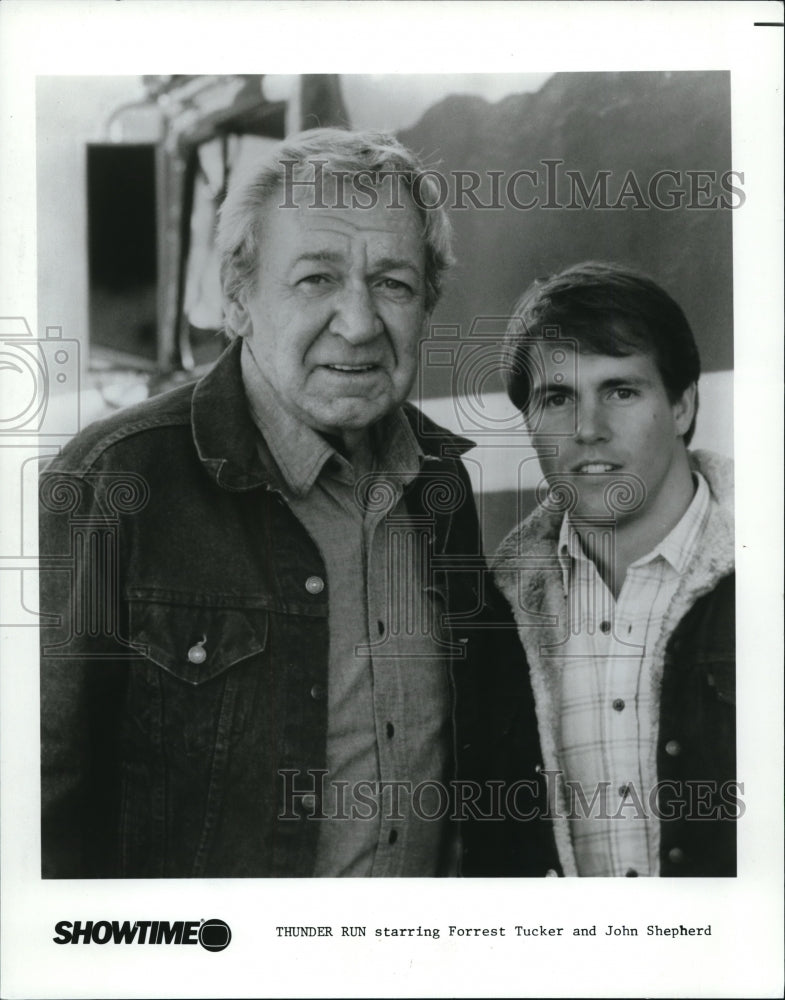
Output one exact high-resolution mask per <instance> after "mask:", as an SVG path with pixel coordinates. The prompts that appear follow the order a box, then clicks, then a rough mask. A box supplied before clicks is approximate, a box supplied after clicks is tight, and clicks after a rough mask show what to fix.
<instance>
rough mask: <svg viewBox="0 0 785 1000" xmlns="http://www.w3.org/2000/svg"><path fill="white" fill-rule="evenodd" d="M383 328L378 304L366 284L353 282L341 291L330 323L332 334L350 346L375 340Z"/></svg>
mask: <svg viewBox="0 0 785 1000" xmlns="http://www.w3.org/2000/svg"><path fill="white" fill-rule="evenodd" d="M383 328H384V327H383V324H382V320H381V317H380V316H379V313H378V311H377V307H376V302H375V301H374V298H373V295H372V294H371V292H370V289H369V288H368V286H367V285H366V284H365V282H360V281H357V282H351V283H348V284H346V285H344V286H343V287H342V288H341V289H340V290H339V292H338V295H337V297H336V299H335V311H334V313H333V317H332V319H331V321H330V332H331V333H335V334H338V335H339V336H340V337H343V339H344V340H347V341H349V343H350V344H361V343H363V342H364V341H366V340H373V339H374V337H377V336H378V335H379V334H380V333H381V332H382V330H383Z"/></svg>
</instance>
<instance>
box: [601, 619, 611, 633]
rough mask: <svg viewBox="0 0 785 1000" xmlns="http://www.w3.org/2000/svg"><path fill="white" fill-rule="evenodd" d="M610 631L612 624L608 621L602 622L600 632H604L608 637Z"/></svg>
mask: <svg viewBox="0 0 785 1000" xmlns="http://www.w3.org/2000/svg"><path fill="white" fill-rule="evenodd" d="M610 630H611V623H610V622H607V621H606V622H600V632H602V634H603V635H607V634H608V633H609V632H610Z"/></svg>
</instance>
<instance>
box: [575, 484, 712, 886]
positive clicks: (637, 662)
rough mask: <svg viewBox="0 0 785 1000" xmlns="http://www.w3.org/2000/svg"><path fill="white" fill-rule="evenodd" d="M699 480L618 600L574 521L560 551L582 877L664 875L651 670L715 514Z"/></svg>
mask: <svg viewBox="0 0 785 1000" xmlns="http://www.w3.org/2000/svg"><path fill="white" fill-rule="evenodd" d="M695 479H696V483H697V488H696V492H695V496H694V497H693V500H692V503H691V504H690V506H689V508H688V509H687V511H686V512H685V514H684V516H683V517H682V519H681V520H680V521H679V523H678V524H677V525H676V526H675V527H674V528H673V530H672V531H671V532H670V533H669V534H668V535H667V536H666V537H665V538H664V539H663V540H662V541H661V542H660V543H659V544H658V545H657V546H656V547H655V548H654V549H653V550H652V551H651V552H649V553H648V554H647V555H645V556H643V557H642V558H640V559H638V560H636V562H634V563H632V564H631V565H630V567H629V569H628V570H627V575H626V577H625V579H624V583H623V585H622V588H621V591H620V592H619V596H618V600H616V601H614V598H613V595H612V593H611V592H610V590H609V589H608V587H607V586H606V585H605V583H604V582H603V580H602V578H601V576H600V574H599V573H598V572H597V569H596V567H595V565H594V563H593V562H592V561H591V560H590V559H588V558H587V557H586V555H585V554H584V552H583V549H582V548H581V543H580V537H579V534H578V531H577V530H576V527H575V525H573V524H571V523H570V521H569V518H568V516H566V515H565V518H564V521H563V522H562V526H561V532H560V535H559V544H558V553H559V562H560V564H561V567H562V574H563V581H564V588H565V592H566V593H567V594H568V600H569V608H570V612H569V614H570V619H569V620H570V630H569V637H568V639H567V642H566V644H565V646H564V647H563V649H562V651H561V654H560V655H561V656H563V664H562V666H563V671H562V684H561V716H560V723H561V726H560V732H559V733H558V736H557V749H558V754H559V760H560V764H561V767H562V769H563V771H564V776H565V781H566V782H568V802H570V803H571V805H572V808H571V810H570V813H569V816H570V829H571V833H572V842H573V848H574V851H575V860H576V863H577V867H578V874H579V875H598V876H611V875H630V876H632V875H658V874H659V860H658V855H659V821H658V820H657V819H656V818H652V810H651V805H650V801H649V797H650V795H653V794H654V793H653V789H654V786H655V784H656V781H657V776H656V774H654V773H651V765H650V764H649V762H650V761H651V760H652V754H651V753H650V751H649V747H650V744H651V742H652V741H653V740H655V741H656V739H657V727H658V716H659V705H658V704H657V703H656V695H655V694H654V692H653V691H652V682H651V674H652V663H653V653H654V649H655V646H656V645H657V642H658V640H659V639H660V638H661V636H662V632H663V624H664V619H665V615H666V612H667V610H668V607H669V605H670V603H671V600H672V599H673V597H674V595H675V593H676V590H677V587H678V585H679V581H680V578H681V575H682V573H683V572H684V570H685V569H686V567H687V566H688V564H689V562H690V560H691V558H692V556H693V553H694V552H695V551H696V549H697V547H698V546H699V544H700V537H701V534H702V532H703V529H704V527H705V523H706V519H707V516H708V511H709V488H708V486H707V484H706V481H705V480H704V479H703V477H702V476H701V475H700V474H698V473H696V474H695ZM608 532H609V535H610V528H609V529H608ZM608 542H610V537H609V539H608Z"/></svg>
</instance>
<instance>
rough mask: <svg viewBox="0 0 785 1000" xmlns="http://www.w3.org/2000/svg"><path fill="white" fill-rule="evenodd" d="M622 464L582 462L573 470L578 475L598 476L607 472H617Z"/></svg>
mask: <svg viewBox="0 0 785 1000" xmlns="http://www.w3.org/2000/svg"><path fill="white" fill-rule="evenodd" d="M620 468H621V466H620V465H616V464H614V463H613V462H582V463H581V464H580V465H576V466H574V468H573V470H572V471H573V472H574V473H575V474H576V475H578V476H597V475H602V474H603V473H607V472H616V470H617V469H620Z"/></svg>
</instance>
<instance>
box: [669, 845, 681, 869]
mask: <svg viewBox="0 0 785 1000" xmlns="http://www.w3.org/2000/svg"><path fill="white" fill-rule="evenodd" d="M683 860H684V851H683V850H682V849H681V848H680V847H672V848H671V849H670V850H669V851H668V861H671V862H673V864H674V865H680V864H681V863H682V861H683Z"/></svg>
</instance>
